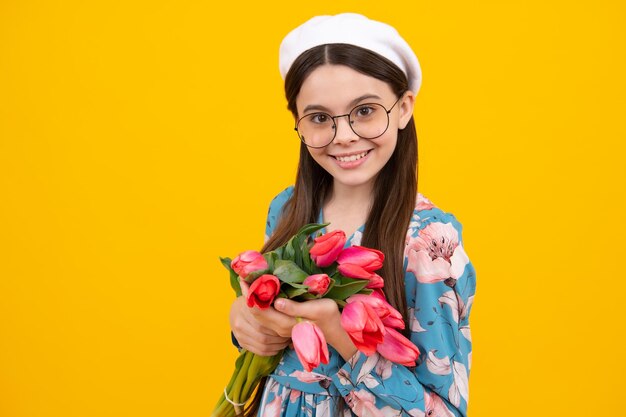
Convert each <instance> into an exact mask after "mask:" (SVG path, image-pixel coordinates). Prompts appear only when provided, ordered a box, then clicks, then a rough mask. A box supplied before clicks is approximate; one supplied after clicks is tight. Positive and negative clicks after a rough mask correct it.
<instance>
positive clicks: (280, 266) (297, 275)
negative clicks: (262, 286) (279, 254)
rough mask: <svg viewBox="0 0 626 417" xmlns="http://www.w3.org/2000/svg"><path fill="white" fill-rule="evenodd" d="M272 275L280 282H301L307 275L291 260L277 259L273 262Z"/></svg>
mask: <svg viewBox="0 0 626 417" xmlns="http://www.w3.org/2000/svg"><path fill="white" fill-rule="evenodd" d="M274 275H276V276H277V277H278V279H279V280H281V281H282V282H287V283H297V284H300V283H302V282H303V281H304V280H305V279H306V277H308V276H309V275H308V274H307V273H306V272H304V271H303V270H302V269H300V268H299V267H298V265H296V264H295V263H294V262H293V261H289V260H285V259H279V260H277V261H276V262H275V263H274Z"/></svg>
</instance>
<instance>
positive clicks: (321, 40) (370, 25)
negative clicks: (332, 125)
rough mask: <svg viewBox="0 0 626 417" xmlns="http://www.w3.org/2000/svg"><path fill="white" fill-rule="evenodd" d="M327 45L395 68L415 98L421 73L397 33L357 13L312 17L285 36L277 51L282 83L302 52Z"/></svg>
mask: <svg viewBox="0 0 626 417" xmlns="http://www.w3.org/2000/svg"><path fill="white" fill-rule="evenodd" d="M327 43H347V44H351V45H356V46H360V47H361V48H365V49H369V50H370V51H373V52H376V53H378V54H379V55H382V56H384V57H385V58H387V59H389V60H390V61H391V62H393V63H394V64H396V65H397V66H398V67H399V68H400V69H401V70H402V71H404V74H405V75H406V77H407V79H408V81H409V88H410V89H411V90H413V91H414V92H415V94H417V92H418V91H419V89H420V85H421V84H422V70H421V68H420V64H419V61H418V60H417V56H415V53H414V52H413V50H412V49H411V47H410V46H409V44H408V43H407V42H406V41H405V40H404V39H403V38H402V37H401V36H400V34H399V33H398V31H397V30H396V29H394V28H393V27H391V26H389V25H388V24H386V23H382V22H377V21H375V20H371V19H368V18H367V17H365V16H363V15H360V14H357V13H341V14H337V15H334V16H315V17H313V18H311V19H309V20H308V21H306V22H304V23H303V24H301V25H300V26H298V27H297V28H295V29H294V30H292V31H291V32H289V33H288V34H287V36H285V38H284V39H283V41H282V42H281V44H280V49H279V59H278V61H279V63H278V66H279V69H280V75H281V76H282V77H283V80H284V79H285V76H286V75H287V72H288V71H289V68H291V64H293V61H295V59H296V58H297V57H298V56H299V55H300V54H301V53H303V52H304V51H306V50H308V49H311V48H313V47H314V46H318V45H324V44H327Z"/></svg>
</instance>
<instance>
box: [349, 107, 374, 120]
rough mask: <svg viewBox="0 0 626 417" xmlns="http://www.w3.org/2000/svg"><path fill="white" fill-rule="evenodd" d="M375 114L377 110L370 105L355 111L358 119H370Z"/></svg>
mask: <svg viewBox="0 0 626 417" xmlns="http://www.w3.org/2000/svg"><path fill="white" fill-rule="evenodd" d="M375 112H376V108H375V107H374V106H370V105H368V104H364V105H363V106H359V107H357V108H356V109H354V114H355V115H356V117H359V118H365V117H370V116H372V115H373V114H374V113H375Z"/></svg>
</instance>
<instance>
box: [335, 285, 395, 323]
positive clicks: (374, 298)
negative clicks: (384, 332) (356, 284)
mask: <svg viewBox="0 0 626 417" xmlns="http://www.w3.org/2000/svg"><path fill="white" fill-rule="evenodd" d="M346 301H347V302H348V303H351V302H354V301H361V302H363V303H365V304H367V305H369V306H370V307H372V308H373V309H374V311H375V312H376V314H377V315H378V318H380V320H381V321H382V323H383V325H384V326H385V328H388V327H393V328H395V329H404V320H403V319H402V314H400V312H399V311H398V310H396V309H395V308H393V307H392V306H391V304H389V303H388V302H387V299H386V298H385V296H384V295H382V293H378V292H373V293H372V294H371V295H365V294H355V295H353V296H351V297H349V298H348V299H347V300H346Z"/></svg>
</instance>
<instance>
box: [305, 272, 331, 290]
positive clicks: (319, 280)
mask: <svg viewBox="0 0 626 417" xmlns="http://www.w3.org/2000/svg"><path fill="white" fill-rule="evenodd" d="M303 284H304V285H307V286H308V287H309V292H310V293H311V294H315V295H323V294H324V293H326V291H327V290H328V286H329V285H330V277H329V276H328V275H326V274H315V275H309V276H308V277H306V279H305V280H304V282H303Z"/></svg>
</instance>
